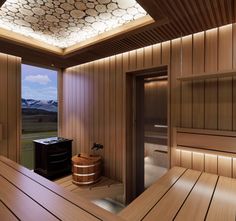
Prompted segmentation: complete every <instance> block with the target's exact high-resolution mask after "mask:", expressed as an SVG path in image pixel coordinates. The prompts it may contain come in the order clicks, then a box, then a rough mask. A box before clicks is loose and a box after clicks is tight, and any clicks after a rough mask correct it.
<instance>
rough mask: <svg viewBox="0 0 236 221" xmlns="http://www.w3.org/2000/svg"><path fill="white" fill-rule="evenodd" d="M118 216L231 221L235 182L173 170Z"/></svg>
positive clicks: (135, 219) (146, 219)
mask: <svg viewBox="0 0 236 221" xmlns="http://www.w3.org/2000/svg"><path fill="white" fill-rule="evenodd" d="M119 216H121V217H122V218H124V219H126V220H127V221H130V220H132V221H138V220H144V221H158V220H161V221H166V220H168V221H170V220H178V221H189V220H191V221H194V220H196V221H201V220H207V221H235V220H236V179H232V178H227V177H222V176H217V175H214V174H208V173H202V172H199V171H195V170H190V169H185V168H180V167H175V168H172V169H171V170H170V171H169V172H168V173H167V174H166V175H164V176H163V177H161V178H160V179H159V180H158V181H157V182H156V183H155V184H154V185H152V186H151V187H150V188H149V189H147V190H146V191H145V192H144V193H143V194H142V195H140V196H139V197H138V198H137V199H136V200H134V201H133V202H132V203H131V204H130V205H129V206H128V207H126V208H125V209H124V210H122V211H121V212H120V213H119Z"/></svg>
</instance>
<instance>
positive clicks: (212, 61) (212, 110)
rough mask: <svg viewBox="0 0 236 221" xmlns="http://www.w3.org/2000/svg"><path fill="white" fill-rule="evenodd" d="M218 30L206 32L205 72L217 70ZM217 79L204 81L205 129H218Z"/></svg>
mask: <svg viewBox="0 0 236 221" xmlns="http://www.w3.org/2000/svg"><path fill="white" fill-rule="evenodd" d="M217 41H218V29H212V30H209V31H206V38H205V45H206V48H205V71H206V72H215V71H217V69H218V64H217V53H218V47H217V45H218V44H217ZM217 116H218V109H217V79H211V80H206V81H205V128H207V129H217V128H218V123H217V122H218V121H217V120H218V119H217Z"/></svg>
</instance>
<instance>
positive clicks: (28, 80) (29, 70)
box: [21, 64, 57, 100]
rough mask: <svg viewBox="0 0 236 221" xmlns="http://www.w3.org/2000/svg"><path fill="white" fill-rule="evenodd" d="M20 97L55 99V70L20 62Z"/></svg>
mask: <svg viewBox="0 0 236 221" xmlns="http://www.w3.org/2000/svg"><path fill="white" fill-rule="evenodd" d="M21 68H22V70H21V71H22V98H25V99H35V100H57V71H55V70H50V69H45V68H41V67H35V66H31V65H26V64H22V67H21Z"/></svg>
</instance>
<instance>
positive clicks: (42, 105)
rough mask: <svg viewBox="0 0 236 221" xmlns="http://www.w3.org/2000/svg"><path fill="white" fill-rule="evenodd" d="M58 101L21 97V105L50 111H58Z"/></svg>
mask: <svg viewBox="0 0 236 221" xmlns="http://www.w3.org/2000/svg"><path fill="white" fill-rule="evenodd" d="M57 106H58V104H57V101H54V100H49V101H46V100H33V99H24V98H22V99H21V107H22V108H25V109H39V110H45V111H49V112H57Z"/></svg>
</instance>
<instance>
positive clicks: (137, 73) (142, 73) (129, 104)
mask: <svg viewBox="0 0 236 221" xmlns="http://www.w3.org/2000/svg"><path fill="white" fill-rule="evenodd" d="M158 73H160V76H162V75H163V73H165V74H167V79H168V84H167V118H168V119H167V126H168V130H167V137H168V141H167V147H168V167H169V168H170V162H171V154H170V150H171V149H170V143H171V141H170V134H171V130H170V129H171V128H170V126H171V125H170V117H171V116H170V108H171V107H170V104H171V102H170V75H169V67H168V65H161V66H157V67H153V68H148V69H138V70H133V71H129V72H126V76H125V81H126V82H125V83H126V90H125V93H126V96H125V97H126V113H125V119H126V144H125V145H126V148H125V165H126V167H125V168H126V169H125V183H124V185H125V202H126V204H128V203H130V202H131V201H132V200H134V199H135V198H136V197H137V196H138V195H139V193H140V192H141V187H140V186H142V185H143V183H144V179H143V183H142V182H141V184H140V185H139V186H137V174H138V172H137V164H138V162H137V158H136V157H137V153H136V149H138V148H137V146H136V140H137V138H136V133H137V131H136V128H137V127H136V122H135V119H136V105H137V104H136V88H137V82H136V79H137V77H138V78H142V77H143V78H144V77H153V76H156V75H157V74H158ZM140 96H141V95H140ZM142 155H143V158H144V153H143V154H142V153H141V155H140V156H139V158H140V157H142Z"/></svg>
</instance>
